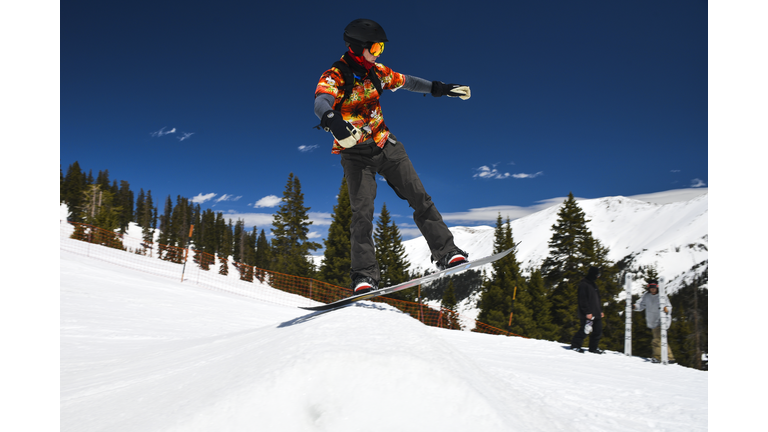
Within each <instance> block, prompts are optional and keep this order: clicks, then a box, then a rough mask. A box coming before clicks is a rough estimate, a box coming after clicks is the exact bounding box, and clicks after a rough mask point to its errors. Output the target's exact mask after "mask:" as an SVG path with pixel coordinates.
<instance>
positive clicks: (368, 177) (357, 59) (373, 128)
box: [314, 19, 470, 294]
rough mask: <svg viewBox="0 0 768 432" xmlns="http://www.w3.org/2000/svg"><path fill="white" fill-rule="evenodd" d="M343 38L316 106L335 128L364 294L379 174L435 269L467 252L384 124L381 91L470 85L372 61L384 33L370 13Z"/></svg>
mask: <svg viewBox="0 0 768 432" xmlns="http://www.w3.org/2000/svg"><path fill="white" fill-rule="evenodd" d="M344 41H345V42H346V44H347V52H345V53H344V55H343V56H342V58H341V60H340V61H337V62H336V63H334V64H333V66H332V67H331V68H330V69H328V70H326V71H325V72H324V73H323V74H322V75H321V76H320V80H319V82H318V84H317V88H316V90H315V104H314V110H315V114H316V115H317V116H318V117H319V118H320V126H321V127H322V128H323V129H324V130H325V131H328V132H331V134H332V135H333V138H334V141H333V150H332V152H333V153H334V154H340V155H341V165H342V167H343V168H344V177H345V178H346V180H347V187H348V190H349V198H350V204H351V207H352V222H351V227H350V235H351V238H350V240H351V243H352V250H351V258H352V263H351V270H350V277H351V279H352V290H353V293H354V294H363V293H367V292H370V291H374V290H376V289H378V283H379V280H380V272H379V266H378V263H377V262H376V253H375V249H374V244H373V237H372V233H373V213H374V198H375V197H376V175H377V174H378V175H380V176H382V177H383V178H384V179H386V180H387V183H388V184H389V185H390V187H392V189H394V191H395V193H397V195H398V196H399V197H400V198H402V199H404V200H407V201H408V204H409V205H410V206H411V208H413V220H414V222H416V226H417V227H418V228H419V230H420V231H421V234H422V235H423V236H424V238H425V239H426V240H427V244H428V245H429V249H430V251H431V252H432V260H433V261H434V262H436V265H437V267H438V268H439V269H441V270H442V269H446V268H450V267H453V266H456V265H459V264H462V263H465V262H466V261H467V258H468V254H467V253H466V252H464V251H462V250H461V249H459V248H458V247H457V246H456V244H454V240H453V234H452V233H451V231H450V230H448V226H447V225H446V224H445V222H443V218H442V216H441V215H440V213H439V212H438V211H437V208H436V207H435V204H434V203H433V202H432V198H431V197H430V196H429V195H428V194H427V192H426V191H425V190H424V186H423V185H422V183H421V180H420V179H419V176H418V175H417V174H416V170H415V169H414V167H413V165H412V164H411V161H410V159H409V158H408V154H407V153H406V151H405V146H404V145H403V143H402V142H401V141H399V140H398V139H397V138H395V135H394V134H392V133H391V132H390V130H389V128H388V127H387V125H386V124H385V123H384V118H383V117H382V113H381V106H380V104H379V97H380V96H381V94H382V91H383V90H392V91H394V90H398V89H405V90H408V91H412V92H417V93H424V94H426V93H430V94H432V96H435V97H438V96H449V97H459V98H461V99H463V100H466V99H469V97H470V90H469V87H468V86H465V85H459V84H445V83H443V82H440V81H427V80H425V79H422V78H417V77H414V76H411V75H405V74H401V73H397V72H395V71H393V70H392V69H390V68H389V67H387V66H384V65H382V64H381V63H376V60H377V59H378V57H379V56H380V55H381V53H382V52H383V51H384V44H385V43H386V42H388V40H387V35H386V34H385V33H384V29H383V28H382V27H381V26H380V25H379V24H377V23H376V22H374V21H372V20H369V19H356V20H354V21H352V22H351V23H349V25H347V27H346V28H345V29H344Z"/></svg>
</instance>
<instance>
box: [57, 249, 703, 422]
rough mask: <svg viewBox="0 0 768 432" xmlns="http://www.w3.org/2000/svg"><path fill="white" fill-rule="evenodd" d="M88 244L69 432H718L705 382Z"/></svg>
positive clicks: (65, 378)
mask: <svg viewBox="0 0 768 432" xmlns="http://www.w3.org/2000/svg"><path fill="white" fill-rule="evenodd" d="M75 241H76V240H70V239H68V238H62V240H61V242H62V248H61V252H60V275H59V276H60V302H61V311H60V312H61V313H60V319H61V322H60V336H61V339H60V348H61V360H60V361H61V363H60V372H61V382H60V392H61V393H60V398H61V399H60V415H61V430H62V431H77V432H90V431H110V432H120V431H136V432H152V431H185V432H186V431H228V432H237V431H253V430H257V431H302V432H304V431H334V432H344V431H359V430H366V431H386V432H391V431H425V430H441V431H457V432H469V431H478V430H482V431H572V430H589V431H616V430H621V431H647V430H655V431H705V430H707V427H708V395H707V387H708V373H707V372H702V371H697V370H693V369H688V368H685V367H682V366H679V365H668V366H663V365H659V364H652V363H650V362H647V361H644V360H643V359H640V358H634V357H626V356H624V355H620V354H618V353H607V354H604V355H595V354H589V353H586V354H578V353H575V352H572V351H567V350H564V349H563V348H562V346H561V345H560V344H558V343H555V342H547V341H536V340H528V339H523V338H516V337H504V336H491V335H485V334H476V333H469V332H461V331H453V330H443V329H437V328H432V327H427V326H424V325H422V324H420V323H419V322H418V321H416V320H414V319H412V318H410V317H409V316H407V315H404V314H402V313H400V312H398V311H396V310H394V309H392V308H390V307H388V306H382V305H380V304H373V303H370V302H363V303H360V304H357V305H355V306H352V307H348V308H345V309H342V310H337V311H333V312H330V313H326V314H318V313H311V314H308V313H307V312H306V311H303V310H301V309H298V308H297V307H296V305H291V304H290V302H291V301H295V302H297V303H298V302H299V301H300V300H299V299H295V300H292V297H290V296H289V297H286V298H285V299H284V300H282V303H283V304H275V303H272V302H270V303H268V302H265V301H262V300H260V299H259V298H258V296H255V297H247V296H243V295H236V294H234V293H230V292H226V291H221V290H209V289H206V288H201V287H198V286H195V285H193V284H190V283H189V282H184V283H181V282H179V280H178V279H177V278H164V277H160V276H154V275H150V274H147V273H145V272H140V271H137V270H132V269H130V268H126V267H123V266H120V265H116V264H113V263H110V262H107V261H105V260H103V259H102V260H95V259H94V258H88V257H85V256H81V255H76V254H73V253H72V252H69V249H72V250H75V249H74V248H64V247H63V245H64V244H65V243H66V242H75ZM92 247H94V248H102V246H96V245H93V246H92ZM112 251H114V250H112ZM114 253H116V254H127V253H126V252H118V251H114ZM131 255H134V256H133V257H132V259H134V260H154V261H158V260H157V259H156V258H154V259H153V258H149V257H143V256H138V255H135V254H131ZM101 256H105V254H102V255H101ZM256 289H263V290H270V289H271V288H268V287H256Z"/></svg>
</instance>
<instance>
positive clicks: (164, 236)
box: [157, 195, 173, 245]
mask: <svg viewBox="0 0 768 432" xmlns="http://www.w3.org/2000/svg"><path fill="white" fill-rule="evenodd" d="M172 213H173V201H171V196H170V195H168V197H167V198H166V199H165V205H164V206H163V214H162V215H160V217H159V221H160V228H159V230H160V233H159V236H158V238H157V242H158V243H160V244H163V245H170V244H171V214H172Z"/></svg>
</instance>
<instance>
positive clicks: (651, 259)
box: [403, 192, 709, 293]
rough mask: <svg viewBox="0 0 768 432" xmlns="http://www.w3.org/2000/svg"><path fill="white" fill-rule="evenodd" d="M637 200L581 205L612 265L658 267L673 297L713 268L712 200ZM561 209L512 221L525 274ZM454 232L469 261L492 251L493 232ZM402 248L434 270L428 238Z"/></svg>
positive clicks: (539, 257)
mask: <svg viewBox="0 0 768 432" xmlns="http://www.w3.org/2000/svg"><path fill="white" fill-rule="evenodd" d="M668 195H669V193H663V194H658V195H655V197H656V198H660V197H663V196H668ZM638 198H643V199H633V198H627V197H622V196H617V197H606V198H597V199H589V200H577V201H578V204H579V206H580V207H581V209H582V210H583V211H584V213H585V215H586V217H587V220H589V222H588V223H587V225H588V227H589V228H590V230H591V231H592V235H593V236H594V237H595V238H597V239H598V240H600V241H601V242H602V244H603V245H604V246H607V247H608V248H609V249H610V252H609V255H608V257H609V259H610V260H612V261H614V262H618V261H620V260H627V261H628V263H629V269H630V271H636V270H637V269H638V268H639V267H640V266H652V265H655V266H656V268H657V269H658V271H659V275H660V277H661V278H663V279H664V280H665V281H666V287H667V290H668V292H670V293H671V292H675V291H677V290H678V289H679V288H680V287H681V286H682V284H683V283H684V282H685V281H686V280H688V281H690V280H691V278H692V276H694V275H698V274H701V273H702V272H703V271H704V270H705V269H706V268H707V266H708V244H709V241H708V206H709V195H708V193H707V192H704V193H702V194H700V195H698V196H695V197H694V198H692V199H688V200H684V201H674V200H671V201H672V202H666V203H663V204H659V203H654V202H649V200H651V199H652V198H651V197H649V196H643V197H638ZM655 201H661V202H664V201H670V200H669V199H656V200H655ZM561 207H562V203H561V204H559V205H555V206H553V207H549V208H547V209H545V210H542V211H539V212H537V213H534V214H531V215H528V216H526V217H522V218H520V219H516V220H514V221H512V222H511V226H512V235H513V237H514V239H515V242H521V243H520V245H519V246H518V253H517V259H518V260H519V261H520V262H521V264H522V268H523V269H529V268H533V267H538V266H540V265H541V263H542V261H543V260H544V259H545V258H546V257H547V255H548V254H549V246H548V242H549V240H550V238H551V237H552V226H553V225H554V224H555V223H556V222H557V213H558V212H559V211H560V208H561ZM451 232H453V234H454V236H455V240H456V244H457V245H458V246H459V247H460V248H462V249H464V250H466V251H467V252H469V254H470V259H471V258H473V257H475V258H477V257H484V256H487V255H490V254H491V253H492V252H493V240H494V228H493V227H490V226H479V227H452V228H451ZM403 245H404V247H405V251H406V254H407V256H408V260H409V261H410V263H411V268H410V269H411V270H412V271H414V270H415V271H424V270H433V269H434V268H435V267H434V264H433V263H432V262H431V260H430V253H429V249H428V247H427V243H426V241H425V240H424V238H423V237H417V238H414V239H411V240H407V241H405V242H403ZM702 263H703V264H702ZM489 270H490V267H489ZM642 290H643V287H642V282H641V281H640V280H638V281H636V283H634V284H633V292H635V293H638V292H640V291H642Z"/></svg>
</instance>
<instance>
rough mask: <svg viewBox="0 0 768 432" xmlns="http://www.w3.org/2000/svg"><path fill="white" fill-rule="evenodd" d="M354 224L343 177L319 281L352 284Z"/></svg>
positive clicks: (345, 180)
mask: <svg viewBox="0 0 768 432" xmlns="http://www.w3.org/2000/svg"><path fill="white" fill-rule="evenodd" d="M351 224H352V206H351V205H350V202H349V190H348V189H347V179H346V178H344V177H342V179H341V187H340V188H339V196H338V198H337V201H336V205H335V206H334V207H333V215H332V220H331V226H330V228H328V237H327V238H326V239H325V241H324V244H325V253H324V257H323V262H322V265H321V266H320V272H319V273H318V279H319V280H321V281H324V282H328V283H330V284H334V285H338V286H342V287H348V286H350V285H351V284H352V280H351V279H350V276H349V272H350V267H351V265H352V260H351V258H350V251H351V248H352V246H351V242H350V238H349V237H350V225H351Z"/></svg>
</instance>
